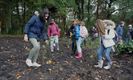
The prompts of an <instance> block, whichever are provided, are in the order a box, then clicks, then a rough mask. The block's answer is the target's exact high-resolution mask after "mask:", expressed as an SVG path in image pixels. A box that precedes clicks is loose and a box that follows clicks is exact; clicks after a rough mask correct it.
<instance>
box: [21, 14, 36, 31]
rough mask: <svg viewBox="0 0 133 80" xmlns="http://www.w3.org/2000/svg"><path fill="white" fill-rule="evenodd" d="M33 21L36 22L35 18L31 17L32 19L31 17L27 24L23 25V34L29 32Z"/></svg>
mask: <svg viewBox="0 0 133 80" xmlns="http://www.w3.org/2000/svg"><path fill="white" fill-rule="evenodd" d="M35 20H36V17H35V16H33V17H31V19H30V20H29V21H28V22H27V24H26V25H25V28H24V33H25V34H27V33H28V31H29V29H30V27H31V25H33V24H34V22H35Z"/></svg>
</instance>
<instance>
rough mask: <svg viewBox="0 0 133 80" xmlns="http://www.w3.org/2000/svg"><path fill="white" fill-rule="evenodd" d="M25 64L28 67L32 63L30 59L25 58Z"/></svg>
mask: <svg viewBox="0 0 133 80" xmlns="http://www.w3.org/2000/svg"><path fill="white" fill-rule="evenodd" d="M26 64H27V66H29V67H30V66H32V65H33V64H32V62H31V60H30V59H26Z"/></svg>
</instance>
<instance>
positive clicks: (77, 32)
mask: <svg viewBox="0 0 133 80" xmlns="http://www.w3.org/2000/svg"><path fill="white" fill-rule="evenodd" d="M79 37H80V25H75V27H74V38H75V39H76V40H78V39H79Z"/></svg>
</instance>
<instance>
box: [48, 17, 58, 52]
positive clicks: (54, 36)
mask: <svg viewBox="0 0 133 80" xmlns="http://www.w3.org/2000/svg"><path fill="white" fill-rule="evenodd" d="M59 35H60V29H59V27H58V25H57V24H56V23H55V21H54V19H52V20H51V22H50V25H49V26H48V37H49V39H50V49H51V52H54V48H55V46H56V49H57V50H58V51H59V39H58V38H59Z"/></svg>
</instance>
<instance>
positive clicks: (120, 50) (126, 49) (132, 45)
mask: <svg viewBox="0 0 133 80" xmlns="http://www.w3.org/2000/svg"><path fill="white" fill-rule="evenodd" d="M116 53H117V54H118V55H119V54H126V53H131V54H133V40H131V41H129V42H128V43H123V44H118V45H117V46H116Z"/></svg>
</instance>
